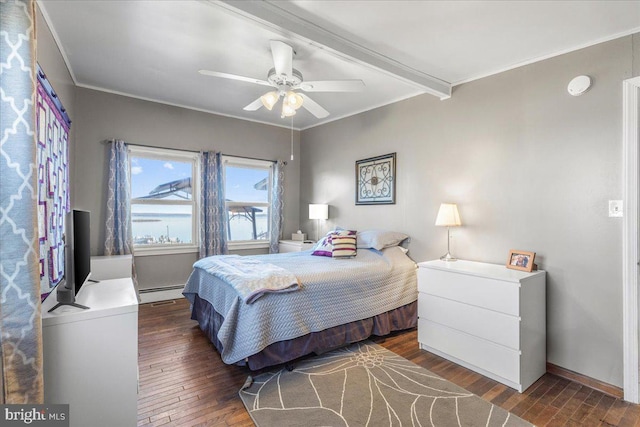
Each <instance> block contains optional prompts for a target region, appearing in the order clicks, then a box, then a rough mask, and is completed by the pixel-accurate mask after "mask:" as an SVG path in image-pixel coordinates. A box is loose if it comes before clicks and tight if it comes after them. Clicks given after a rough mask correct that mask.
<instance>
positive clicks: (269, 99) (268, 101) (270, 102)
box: [260, 91, 280, 111]
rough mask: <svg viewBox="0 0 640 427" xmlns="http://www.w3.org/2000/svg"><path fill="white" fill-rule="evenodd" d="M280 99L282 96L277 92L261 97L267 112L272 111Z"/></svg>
mask: <svg viewBox="0 0 640 427" xmlns="http://www.w3.org/2000/svg"><path fill="white" fill-rule="evenodd" d="M278 99H280V95H279V94H278V92H276V91H271V92H267V93H265V94H264V95H262V96H261V97H260V101H262V105H264V106H265V107H266V109H267V110H269V111H271V110H272V109H273V106H274V105H276V102H278Z"/></svg>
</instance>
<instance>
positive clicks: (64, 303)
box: [47, 302, 89, 313]
mask: <svg viewBox="0 0 640 427" xmlns="http://www.w3.org/2000/svg"><path fill="white" fill-rule="evenodd" d="M63 305H70V306H72V307H78V308H81V309H83V310H89V307H87V306H86V305H82V304H78V303H77V302H59V303H57V304H56V305H54V306H53V308H52V309H50V310H49V311H47V313H51V312H52V311H53V310H55V309H56V308H58V307H60V306H63Z"/></svg>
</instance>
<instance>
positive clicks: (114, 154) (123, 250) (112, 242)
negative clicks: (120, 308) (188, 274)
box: [104, 140, 138, 294]
mask: <svg viewBox="0 0 640 427" xmlns="http://www.w3.org/2000/svg"><path fill="white" fill-rule="evenodd" d="M130 199H131V177H130V176H129V151H128V150H127V144H125V142H124V141H120V140H113V141H111V149H110V150H109V182H108V184H107V215H106V216H107V220H106V223H105V240H104V254H105V255H107V256H110V255H129V254H133V232H132V230H131V201H130ZM131 258H132V265H131V277H132V278H133V284H134V286H135V289H136V294H137V293H138V279H137V275H136V268H135V261H133V257H131Z"/></svg>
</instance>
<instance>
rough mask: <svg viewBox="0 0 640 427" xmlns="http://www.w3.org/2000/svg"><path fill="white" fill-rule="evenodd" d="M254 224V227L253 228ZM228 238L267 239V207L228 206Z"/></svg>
mask: <svg viewBox="0 0 640 427" xmlns="http://www.w3.org/2000/svg"><path fill="white" fill-rule="evenodd" d="M254 224H255V229H254ZM229 234H230V236H229V240H230V241H231V240H268V239H269V208H267V207H264V206H234V207H230V208H229Z"/></svg>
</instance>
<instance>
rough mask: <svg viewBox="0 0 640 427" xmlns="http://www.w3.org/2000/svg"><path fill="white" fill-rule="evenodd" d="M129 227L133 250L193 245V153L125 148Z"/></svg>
mask: <svg viewBox="0 0 640 427" xmlns="http://www.w3.org/2000/svg"><path fill="white" fill-rule="evenodd" d="M129 162H130V164H129V167H130V172H131V223H132V224H131V226H132V231H133V245H134V247H135V249H136V254H137V255H140V254H145V253H146V254H156V253H179V252H192V251H196V250H197V246H198V234H197V230H198V202H199V200H200V197H199V193H198V190H199V188H200V186H199V176H200V174H199V173H198V169H199V162H198V153H191V152H185V151H178V150H162V149H159V148H147V147H137V146H130V147H129Z"/></svg>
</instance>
